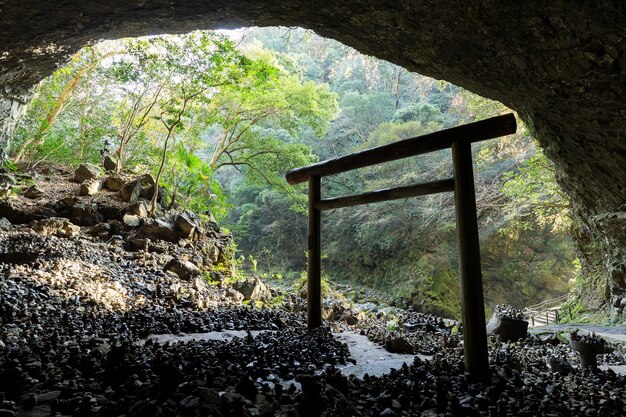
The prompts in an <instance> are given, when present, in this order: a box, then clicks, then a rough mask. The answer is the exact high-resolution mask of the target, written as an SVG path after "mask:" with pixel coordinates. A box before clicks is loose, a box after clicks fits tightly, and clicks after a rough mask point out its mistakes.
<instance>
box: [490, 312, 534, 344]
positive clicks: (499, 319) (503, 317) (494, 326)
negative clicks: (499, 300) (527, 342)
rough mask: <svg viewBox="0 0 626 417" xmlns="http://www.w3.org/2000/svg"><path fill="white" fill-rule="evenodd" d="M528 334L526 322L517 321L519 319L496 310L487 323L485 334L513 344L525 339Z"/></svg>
mask: <svg viewBox="0 0 626 417" xmlns="http://www.w3.org/2000/svg"><path fill="white" fill-rule="evenodd" d="M527 333H528V322H527V321H525V320H521V319H519V317H511V316H509V315H507V314H505V313H503V312H502V311H499V309H498V308H496V310H495V311H494V313H493V316H491V319H490V320H489V323H487V334H490V335H496V336H500V339H501V340H502V341H504V342H515V341H517V340H519V339H523V338H524V337H526V334H527Z"/></svg>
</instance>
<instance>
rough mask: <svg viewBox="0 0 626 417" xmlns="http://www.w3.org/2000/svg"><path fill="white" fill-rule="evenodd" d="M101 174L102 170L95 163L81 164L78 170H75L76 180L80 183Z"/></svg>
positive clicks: (98, 176)
mask: <svg viewBox="0 0 626 417" xmlns="http://www.w3.org/2000/svg"><path fill="white" fill-rule="evenodd" d="M101 176H102V170H100V168H99V167H97V166H95V165H93V164H80V166H79V167H78V168H77V169H76V171H74V181H75V182H80V183H82V182H84V181H87V180H93V179H96V178H100V177H101Z"/></svg>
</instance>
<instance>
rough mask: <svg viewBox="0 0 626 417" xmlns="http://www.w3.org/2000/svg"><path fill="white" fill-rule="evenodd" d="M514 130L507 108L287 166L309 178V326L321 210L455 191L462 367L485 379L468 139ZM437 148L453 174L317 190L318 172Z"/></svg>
mask: <svg viewBox="0 0 626 417" xmlns="http://www.w3.org/2000/svg"><path fill="white" fill-rule="evenodd" d="M516 130H517V124H516V121H515V116H514V115H513V114H512V113H509V114H506V115H503V116H497V117H492V118H490V119H485V120H481V121H478V122H474V123H469V124H466V125H462V126H458V127H454V128H451V129H446V130H441V131H437V132H434V133H429V134H427V135H422V136H417V137H414V138H410V139H405V140H402V141H398V142H394V143H390V144H387V145H383V146H378V147H375V148H370V149H366V150H364V151H360V152H356V153H352V154H349V155H345V156H342V157H339V158H334V159H329V160H326V161H322V162H319V163H316V164H313V165H308V166H305V167H301V168H296V169H293V170H291V171H289V172H287V174H286V178H287V181H288V182H289V183H290V184H299V183H302V182H305V181H308V184H309V198H308V211H309V219H308V271H307V325H308V328H309V330H311V329H314V328H316V327H319V326H320V325H321V324H322V291H321V213H322V211H325V210H334V209H338V208H343V207H351V206H357V205H362V204H368V203H377V202H382V201H389V200H396V199H401V198H408V197H417V196H424V195H429V194H436V193H442V192H454V196H455V198H454V201H455V211H456V228H457V233H458V246H459V276H460V286H461V308H462V317H463V348H464V358H465V368H466V370H467V372H468V373H469V375H470V378H472V380H475V381H484V380H486V379H488V378H489V355H488V351H487V333H486V328H485V306H484V301H483V284H482V274H481V266H480V246H479V239H478V222H477V217H476V194H475V190H474V170H473V167H472V148H471V145H472V143H474V142H480V141H483V140H487V139H495V138H498V137H501V136H506V135H509V134H512V133H515V131H516ZM442 149H450V150H451V153H452V160H453V167H454V176H453V178H447V179H443V180H437V181H432V182H427V183H421V184H414V185H409V186H402V187H396V188H387V189H382V190H377V191H371V192H365V193H362V194H356V195H350V196H345V197H336V198H329V199H324V198H322V196H321V179H322V177H325V176H329V175H335V174H339V173H342V172H348V171H352V170H355V169H359V168H363V167H367V166H371V165H376V164H381V163H384V162H390V161H395V160H398V159H404V158H408V157H411V156H415V155H422V154H428V153H431V152H435V151H439V150H442Z"/></svg>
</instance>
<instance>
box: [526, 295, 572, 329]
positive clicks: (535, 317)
mask: <svg viewBox="0 0 626 417" xmlns="http://www.w3.org/2000/svg"><path fill="white" fill-rule="evenodd" d="M569 297H570V294H564V295H562V296H560V297H557V298H553V299H551V300H546V301H542V302H541V303H538V304H535V305H532V306H528V307H526V308H525V309H524V314H525V315H526V317H528V320H529V322H530V326H531V327H536V326H544V325H546V324H550V323H555V324H559V323H561V318H562V317H561V310H562V308H563V303H565V301H567V299H568V298H569ZM565 314H566V315H568V316H569V318H570V320H571V319H572V311H571V309H569V308H568V309H567V311H566V312H565Z"/></svg>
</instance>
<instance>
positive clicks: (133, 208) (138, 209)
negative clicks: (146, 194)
mask: <svg viewBox="0 0 626 417" xmlns="http://www.w3.org/2000/svg"><path fill="white" fill-rule="evenodd" d="M126 214H133V215H135V216H137V217H146V216H147V215H148V207H146V203H144V202H143V201H138V202H136V203H134V204H131V205H130V206H128V207H126Z"/></svg>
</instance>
